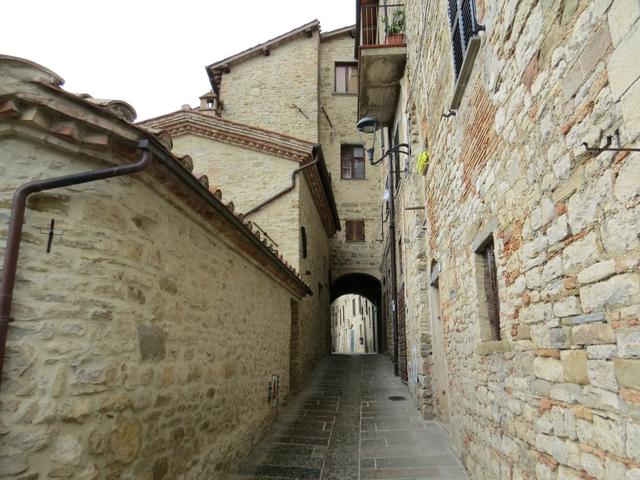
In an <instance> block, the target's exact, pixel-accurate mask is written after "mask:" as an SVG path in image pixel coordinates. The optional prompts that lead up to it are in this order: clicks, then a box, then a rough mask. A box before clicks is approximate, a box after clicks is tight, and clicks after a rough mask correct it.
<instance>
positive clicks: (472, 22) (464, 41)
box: [449, 0, 484, 110]
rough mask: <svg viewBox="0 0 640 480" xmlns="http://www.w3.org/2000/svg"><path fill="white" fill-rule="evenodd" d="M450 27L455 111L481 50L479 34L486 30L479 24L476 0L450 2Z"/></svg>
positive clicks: (453, 107)
mask: <svg viewBox="0 0 640 480" xmlns="http://www.w3.org/2000/svg"><path fill="white" fill-rule="evenodd" d="M449 26H450V27H451V48H452V53H453V69H454V76H455V81H456V91H455V93H454V96H453V101H452V105H451V108H452V109H454V110H455V109H457V108H458V107H459V106H460V101H461V99H462V94H463V93H464V89H465V88H466V84H467V82H468V80H469V75H470V73H471V67H472V66H473V62H474V61H475V58H476V56H477V53H478V49H479V48H480V39H479V37H478V32H480V31H482V30H484V27H483V26H482V25H478V22H477V17H476V3H475V0H449Z"/></svg>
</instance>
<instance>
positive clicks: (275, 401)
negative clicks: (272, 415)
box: [268, 374, 280, 409]
mask: <svg viewBox="0 0 640 480" xmlns="http://www.w3.org/2000/svg"><path fill="white" fill-rule="evenodd" d="M268 401H269V404H270V405H271V408H275V409H277V408H278V405H279V402H280V375H276V374H274V375H272V376H271V381H270V382H269V383H268Z"/></svg>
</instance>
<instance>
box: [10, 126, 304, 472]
mask: <svg viewBox="0 0 640 480" xmlns="http://www.w3.org/2000/svg"><path fill="white" fill-rule="evenodd" d="M102 125H103V126H104V125H107V123H105V122H103V123H102ZM5 126H6V125H5ZM22 128H24V127H22ZM21 131H22V130H21ZM49 141H51V142H54V141H53V139H52V137H49ZM1 143H2V149H1V150H2V158H3V160H2V165H3V169H2V172H3V174H2V176H1V178H0V192H2V193H1V200H0V220H2V225H6V223H7V218H8V210H9V208H10V203H11V201H10V198H11V194H12V193H13V190H14V189H15V188H16V186H17V185H19V184H21V183H23V182H25V181H27V180H29V179H32V178H45V177H50V176H52V175H61V174H66V173H71V172H78V171H85V170H92V169H95V168H98V167H99V166H100V161H96V160H93V159H92V152H93V151H95V150H90V149H84V148H83V147H81V146H80V147H78V146H76V147H73V148H70V149H68V150H66V151H58V150H54V148H53V147H51V146H48V145H44V144H42V143H34V142H31V141H23V140H21V139H18V138H16V137H6V136H5V137H3V139H2V142H1ZM54 143H57V144H60V145H62V144H63V142H61V141H55V142H54ZM71 152H72V153H71ZM109 158H110V159H111V160H113V159H114V157H113V156H111V157H109ZM121 161H122V160H120V162H121ZM175 191H176V190H175V189H172V191H169V189H168V188H167V187H165V186H164V184H162V183H160V182H158V181H156V180H155V179H154V178H152V177H150V176H148V175H147V174H146V173H145V174H143V175H141V176H137V177H135V178H133V177H124V178H121V179H114V180H108V181H101V182H97V183H92V184H87V185H84V186H78V187H73V188H69V189H62V190H57V191H52V192H49V193H45V194H36V195H33V196H32V198H31V199H30V202H29V208H28V210H27V215H26V223H25V230H24V235H23V241H22V250H21V255H20V262H19V268H18V282H17V287H16V290H15V298H14V310H13V317H14V319H15V321H14V322H13V323H12V324H11V325H10V328H9V343H8V352H7V353H8V355H7V359H6V364H5V371H4V381H3V383H2V390H1V391H0V418H1V420H0V476H1V477H2V478H16V479H18V478H20V479H27V478H28V479H35V478H45V477H46V478H78V479H80V478H82V479H93V478H139V479H154V480H156V479H169V478H194V479H195V478H198V479H199V478H220V476H222V475H223V473H222V472H224V471H225V470H226V469H227V468H228V467H229V466H231V465H233V464H234V463H235V462H236V460H237V459H238V458H239V457H240V456H242V455H243V454H244V453H246V451H247V450H248V448H249V446H250V445H252V444H253V443H254V442H255V441H256V439H257V438H259V436H260V433H261V431H262V429H263V428H264V427H265V426H266V425H268V424H269V423H270V421H271V419H272V418H273V415H274V414H275V411H274V410H272V409H271V408H270V406H269V404H268V402H267V388H266V386H267V382H268V381H269V380H270V379H271V375H272V374H277V375H280V379H281V382H282V385H281V392H282V393H283V394H284V395H285V396H286V394H287V391H288V383H289V334H290V315H291V311H290V302H291V299H292V298H293V299H295V298H296V297H295V296H294V295H293V294H292V293H290V292H289V290H288V289H286V288H285V287H284V286H282V284H280V283H279V282H277V281H275V280H274V279H273V278H272V277H270V276H268V275H267V274H266V273H264V271H263V270H262V269H260V268H259V267H258V266H257V264H256V263H255V262H254V261H253V260H250V259H249V257H246V256H244V254H240V253H238V251H236V250H235V247H234V246H233V245H230V244H229V243H228V241H227V240H226V239H225V238H224V237H222V236H221V234H220V233H219V231H217V230H216V229H215V228H212V226H211V225H210V224H209V222H207V221H206V220H205V219H204V218H203V217H201V216H200V215H199V214H196V213H195V211H194V210H193V209H192V208H190V207H189V206H186V204H185V200H184V196H183V195H178V194H177V193H175ZM52 217H53V218H55V219H56V229H57V230H58V231H59V232H62V231H63V232H64V235H63V236H59V237H58V236H56V237H55V238H54V242H53V248H52V252H51V253H50V254H47V253H46V251H45V249H46V240H47V237H46V235H42V234H41V229H42V228H43V227H46V226H48V224H49V221H50V219H51V218H52ZM2 233H3V234H4V233H6V230H4V227H3V230H2ZM0 245H4V239H3V240H1V241H0Z"/></svg>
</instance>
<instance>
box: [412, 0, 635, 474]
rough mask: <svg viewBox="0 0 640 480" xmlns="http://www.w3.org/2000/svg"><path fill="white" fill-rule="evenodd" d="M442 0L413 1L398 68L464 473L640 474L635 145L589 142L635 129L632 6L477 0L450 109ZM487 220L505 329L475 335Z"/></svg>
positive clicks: (626, 135)
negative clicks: (420, 144)
mask: <svg viewBox="0 0 640 480" xmlns="http://www.w3.org/2000/svg"><path fill="white" fill-rule="evenodd" d="M446 5H447V4H446V2H430V1H427V0H414V1H409V2H408V5H407V11H406V19H407V42H408V56H407V70H406V74H405V75H406V78H405V81H406V82H407V84H408V85H409V88H410V91H411V96H412V98H413V100H414V101H415V104H416V116H417V121H418V125H419V126H420V131H421V133H422V134H423V135H424V136H425V138H426V139H427V142H426V144H427V146H428V149H429V150H430V152H431V164H430V166H429V171H428V173H427V175H426V178H425V191H426V198H425V206H426V219H427V231H426V234H427V238H426V246H427V257H428V258H427V262H428V264H431V263H432V262H433V261H437V262H438V263H439V264H440V265H441V268H442V272H441V273H440V276H439V291H440V302H439V303H440V305H439V306H440V308H441V310H442V321H443V324H444V325H443V327H444V335H443V336H444V347H445V351H446V362H444V363H442V362H434V369H443V368H445V369H446V372H447V373H448V375H447V379H448V382H449V384H450V405H451V406H452V407H451V408H450V415H451V433H452V446H453V448H454V449H455V450H456V451H457V452H458V453H459V454H460V455H461V456H462V458H463V460H464V463H465V465H466V466H467V468H468V469H469V472H470V475H471V477H472V478H492V479H493V478H500V479H511V478H513V479H520V478H532V477H535V478H538V479H556V478H557V479H578V478H597V479H605V478H606V479H607V480H609V479H613V480H631V479H635V478H639V476H640V377H639V372H640V360H639V358H640V350H639V347H638V344H639V342H638V338H640V337H639V336H640V327H639V326H638V325H639V320H640V319H639V309H640V269H639V266H638V264H639V262H640V240H639V238H638V236H637V232H638V231H639V229H640V209H639V206H638V201H639V200H640V191H639V190H638V185H640V178H639V177H638V174H639V172H640V169H639V168H638V161H639V160H640V158H639V156H638V154H637V153H632V154H626V153H619V154H617V153H614V152H604V153H601V154H596V153H587V152H585V149H584V147H582V146H581V143H582V142H588V143H589V144H590V145H594V144H596V145H597V144H601V143H604V142H605V138H604V137H605V136H606V135H614V132H615V131H616V129H618V130H619V142H620V144H621V145H622V146H633V145H635V146H637V145H638V143H639V141H640V139H639V133H640V121H639V119H638V114H637V112H638V109H637V107H633V105H636V106H637V105H638V102H639V101H640V82H636V81H635V80H636V78H637V77H638V75H639V74H640V70H639V68H640V67H639V66H638V65H639V64H638V62H636V61H635V59H636V58H637V57H638V54H639V51H638V45H639V42H638V38H640V22H639V21H638V18H639V17H640V5H639V4H638V2H637V1H623V0H614V1H611V0H597V1H592V2H571V1H560V0H556V1H535V0H532V1H526V2H525V1H516V0H513V1H502V2H488V1H485V0H481V1H478V16H479V22H480V23H481V24H483V25H484V26H485V27H486V32H485V33H483V34H481V36H482V44H481V46H480V51H479V54H478V57H477V58H476V60H475V63H474V65H473V70H472V73H471V77H470V79H469V84H468V86H467V88H466V91H465V93H464V96H463V99H462V104H461V105H460V108H459V109H458V110H457V113H456V115H455V116H454V117H450V118H443V116H442V114H443V112H446V111H447V110H448V109H449V107H450V101H451V98H452V96H453V91H454V87H455V82H454V79H453V67H452V62H451V43H450V42H451V40H450V39H451V36H450V32H449V19H448V15H447V6H446ZM634 82H635V83H634ZM400 107H401V108H402V107H404V106H402V105H401V106H400ZM614 144H615V145H618V139H614ZM488 235H490V236H492V238H493V240H494V243H495V248H496V261H497V273H498V291H499V303H500V321H501V330H500V331H501V337H502V340H501V341H488V338H487V337H486V335H485V334H484V333H483V332H484V331H485V330H484V325H483V324H482V322H483V321H485V320H484V319H483V315H482V311H483V309H485V307H484V297H483V289H482V287H481V285H480V284H479V283H478V282H477V280H476V277H477V275H478V274H479V273H480V270H479V268H480V267H479V262H478V258H477V254H476V253H475V247H476V246H477V245H478V243H477V242H478V241H479V240H481V238H486V237H487V236H488ZM432 320H433V319H432ZM483 340H484V341H483Z"/></svg>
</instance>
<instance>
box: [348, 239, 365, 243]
mask: <svg viewBox="0 0 640 480" xmlns="http://www.w3.org/2000/svg"><path fill="white" fill-rule="evenodd" d="M345 242H346V243H367V241H366V240H345Z"/></svg>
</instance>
